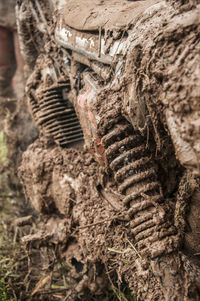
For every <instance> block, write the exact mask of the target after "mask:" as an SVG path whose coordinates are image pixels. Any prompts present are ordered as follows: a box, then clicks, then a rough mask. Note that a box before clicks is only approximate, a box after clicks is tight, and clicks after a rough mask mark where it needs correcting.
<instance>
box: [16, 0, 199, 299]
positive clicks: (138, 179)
mask: <svg viewBox="0 0 200 301" xmlns="http://www.w3.org/2000/svg"><path fill="white" fill-rule="evenodd" d="M79 2H80V1H71V0H70V1H67V2H66V3H63V2H62V1H60V2H58V6H57V7H55V8H59V9H60V10H59V11H58V12H57V13H58V14H57V15H56V24H52V20H53V18H48V15H49V11H50V10H49V11H48V13H47V12H46V11H45V7H43V6H42V5H41V7H40V2H39V1H37V0H35V1H32V2H31V3H32V4H31V5H29V4H28V3H27V2H26V4H25V8H26V9H27V11H29V12H30V13H31V16H32V18H33V21H34V22H35V28H37V29H38V32H40V33H41V35H42V36H43V37H44V39H43V40H44V41H45V47H41V48H42V49H41V50H40V51H39V52H38V54H39V56H38V59H37V63H36V67H35V71H34V72H35V73H34V76H35V80H33V81H31V80H29V82H28V88H27V93H28V94H29V97H30V104H31V107H32V112H33V116H34V118H35V120H36V122H37V123H38V125H39V128H40V132H41V133H42V134H43V136H44V138H48V136H49V135H51V136H52V137H53V139H54V141H55V142H56V143H57V144H58V145H60V146H68V145H69V144H68V142H69V141H68V140H67V139H68V137H69V136H70V135H71V133H70V134H69V131H70V130H71V129H69V128H68V126H67V127H66V124H68V121H67V118H69V117H68V115H67V114H66V112H65V111H66V108H67V107H68V101H70V102H71V104H73V106H74V110H75V112H76V114H77V116H78V119H79V120H80V124H81V126H82V129H83V134H84V138H85V143H86V146H87V148H88V150H89V151H90V152H91V153H92V155H93V157H94V158H95V159H96V161H98V162H99V163H100V164H101V166H102V167H103V168H104V171H106V172H107V174H108V176H109V177H111V178H112V177H113V178H114V179H115V181H116V183H117V184H118V189H119V192H120V195H121V198H122V199H123V203H124V209H125V211H126V213H129V218H130V219H129V223H130V228H131V230H132V233H133V234H134V239H135V242H136V246H137V248H138V250H139V252H141V254H142V256H147V258H148V259H150V262H151V266H152V268H153V271H154V272H155V275H157V277H158V279H161V287H162V289H163V292H164V295H165V298H166V300H168V299H172V298H174V299H176V298H177V300H183V296H184V294H185V292H183V291H180V288H181V282H182V279H183V278H184V280H185V278H186V277H185V274H186V272H185V270H184V268H183V264H182V263H181V261H180V260H179V258H180V256H179V255H180V253H179V248H178V247H179V236H178V233H177V230H176V228H175V226H174V222H173V206H172V210H169V208H170V202H169V199H170V198H171V200H173V198H174V192H175V190H177V189H178V188H177V183H176V185H175V186H174V187H175V188H174V190H171V192H166V191H165V195H166V196H167V197H163V195H162V192H161V184H162V186H163V184H165V183H163V180H162V181H161V182H160V183H159V182H158V174H159V175H160V174H161V173H162V171H159V170H158V165H157V164H159V162H158V161H159V160H158V159H157V158H156V155H155V153H156V151H155V148H157V149H158V151H160V152H162V151H163V150H164V146H165V147H166V149H167V148H169V146H168V145H167V144H166V143H165V144H164V142H163V141H161V142H160V140H161V139H160V136H159V134H160V133H159V131H160V128H159V125H160V124H159V122H160V123H161V124H162V123H163V124H164V126H163V125H162V130H163V128H164V130H163V131H164V139H165V138H166V137H167V139H168V140H169V137H168V135H167V132H166V128H167V125H168V127H169V129H170V131H171V125H172V123H169V122H168V120H169V118H168V116H169V114H168V113H167V112H168V111H167V109H168V107H170V104H166V103H167V101H165V93H167V92H166V91H169V89H168V88H166V87H165V93H164V92H163V89H164V88H160V87H162V81H164V79H163V78H162V74H161V73H162V72H161V71H162V70H163V69H166V70H167V71H166V74H165V76H166V78H168V77H167V76H168V75H167V72H168V69H167V68H168V65H166V66H164V67H163V64H166V63H165V59H163V57H162V51H163V49H161V50H160V48H159V47H162V45H163V41H162V37H163V32H164V33H165V34H166V37H165V36H164V39H167V37H168V35H167V33H168V32H170V33H171V31H172V28H173V26H175V25H174V24H176V26H175V27H178V30H179V27H180V28H181V30H182V27H181V26H183V28H184V25H182V23H183V22H184V21H183V22H182V21H181V22H182V23H181V22H180V19H179V17H180V16H179V15H178V16H176V14H175V13H174V10H173V9H172V8H171V7H170V6H169V5H168V4H167V2H166V3H165V2H163V1H141V2H133V3H128V2H122V1H117V0H116V1H115V0H112V1H110V3H109V6H108V7H107V8H108V9H107V12H106V14H105V15H103V13H102V11H104V9H105V6H104V5H102V6H100V7H99V5H98V4H100V3H99V1H95V2H94V3H93V2H91V1H89V0H88V1H86V2H87V4H88V6H87V5H85V3H84V6H83V4H81V3H79ZM41 4H42V2H41ZM20 5H21V6H20ZM195 5H196V4H195ZM195 5H194V11H192V17H193V18H190V15H189V16H188V15H187V13H188V12H187V11H186V12H185V15H186V16H185V17H186V18H187V20H188V23H187V22H186V25H185V27H187V28H189V29H188V30H189V31H191V28H193V29H195V30H196V26H197V25H196V24H199V23H198V21H197V18H196V17H195V16H197V13H198V7H196V6H195ZM18 7H19V9H18V11H19V13H20V12H21V10H22V9H21V7H22V4H20V1H19V6H18ZM78 7H79V8H82V9H78ZM116 7H117V8H118V10H116V11H117V13H113V8H114V9H116ZM26 9H25V10H26ZM43 9H44V11H43ZM144 9H146V10H145V11H144ZM131 10H132V11H133V12H134V14H131V13H130V14H127V11H130V12H131ZM160 11H161V12H162V13H160ZM63 12H65V13H64V14H63ZM80 12H81V13H80ZM99 12H100V13H99ZM164 12H165V13H166V14H169V23H168V22H167V21H166V20H164V19H163V18H164V17H163V16H164V14H165V13H164ZM51 13H52V14H54V12H53V10H52V11H51ZM112 13H113V14H112ZM119 14H120V18H119ZM177 14H178V11H177ZM77 15H78V16H79V21H80V22H79V24H78V25H77V24H76V22H75V20H77V18H76V16H77ZM97 15H98V16H99V18H96V17H94V16H97ZM111 15H112V18H111ZM45 17H47V19H45ZM151 17H152V18H155V20H158V21H159V22H160V24H164V25H163V28H161V27H160V26H158V28H159V30H160V31H159V32H158V33H157V27H156V26H157V25H155V24H158V23H157V22H156V21H155V24H154V26H153V25H152V23H151ZM116 19H119V20H120V22H119V26H115V25H116ZM19 20H20V18H19ZM97 22H98V23H97ZM165 22H166V23H167V27H165ZM170 22H171V23H170ZM173 22H174V23H173ZM143 23H144V24H143ZM177 24H178V25H177ZM188 24H189V25H188ZM191 24H192V25H191ZM42 25H43V26H42ZM190 25H191V27H190ZM193 25H194V26H193ZM19 27H20V24H19ZM178 30H177V32H178ZM51 31H52V32H51ZM137 31H138V32H139V34H138V32H137ZM175 31H176V28H175V29H174V31H172V32H173V33H174V32H175ZM152 32H153V33H154V35H155V37H154V39H153V38H152ZM149 37H151V39H150V38H149ZM22 38H24V42H23V39H22V42H23V43H24V44H26V41H27V40H28V39H27V37H25V36H22ZM160 39H161V40H160ZM171 39H172V41H173V36H172V37H171ZM154 40H155V41H156V44H154V43H155V42H154ZM146 41H147V42H148V43H149V44H147V42H146ZM164 41H165V40H164ZM170 41H171V40H170ZM177 41H179V42H180V41H181V39H180V36H177ZM166 43H167V42H166ZM180 44H181V43H180ZM37 45H38V43H37ZM155 45H157V47H158V49H159V50H160V52H161V53H160V57H161V71H160V73H159V72H156V71H155V70H154V69H153V68H154V67H153V66H157V65H156V63H158V61H159V59H158V58H157V55H156V51H155V49H154V47H155ZM160 45H161V46H160ZM195 45H197V44H195ZM143 47H144V49H143ZM145 47H146V48H145ZM22 48H23V47H22ZM172 49H173V47H172ZM144 51H145V53H146V55H147V57H149V60H150V58H151V59H152V60H155V64H151V61H150V62H149V65H148V62H147V61H145V55H144V53H143V52H144ZM151 51H152V53H153V56H152V54H151V53H150V52H151ZM41 54H42V55H41ZM43 57H46V58H47V61H45V63H44V65H45V66H44V70H40V69H39V66H40V64H39V62H41V60H42V58H43ZM48 60H50V61H51V63H50V64H49V63H48ZM141 62H142V63H143V65H144V66H145V68H144V67H143V68H144V70H142V72H138V73H137V70H139V68H140V64H142V63H141ZM180 62H182V61H181V60H180ZM180 62H179V63H180ZM171 64H172V65H173V66H175V65H174V63H173V62H172V63H171ZM52 65H53V66H52ZM143 65H142V66H143ZM146 65H148V66H146ZM48 68H49V70H53V73H52V74H54V75H53V76H52V74H51V72H49V71H48V72H46V71H47V70H48ZM151 69H152V70H153V71H152V74H153V78H154V77H155V78H154V82H153V83H152V84H151V80H149V78H151V73H150V75H149V72H150V70H151ZM155 69H156V67H155ZM45 70H46V71H45ZM44 74H46V75H44ZM47 74H48V76H47ZM195 74H197V73H195ZM34 76H33V77H34ZM183 77H184V75H183ZM63 78H64V79H65V80H66V79H67V82H68V81H69V83H70V85H69V87H67V86H66V87H67V89H68V90H67V97H66V105H64V103H65V101H63V100H61V99H62V97H61V94H59V93H60V92H58V90H57V89H55V90H54V86H55V85H57V84H58V82H59V81H60V80H63ZM145 79H147V80H146V81H145ZM168 81H170V79H168ZM176 81H177V80H176ZM141 82H143V85H141ZM133 83H134V84H133ZM143 86H144V87H145V88H144V90H143ZM172 86H173V84H172ZM157 87H158V89H157V90H158V91H159V92H157V94H156V93H155V89H156V88H157ZM51 88H52V89H53V90H51ZM44 91H45V92H44ZM50 91H54V92H55V94H53V93H54V92H53V93H52V92H50ZM152 91H154V93H155V99H153V97H151V95H152ZM195 91H196V90H195ZM49 92H50V93H49ZM116 92H117V93H118V94H119V96H118V97H115V93H116ZM176 92H177V90H176ZM44 93H47V95H46V96H47V97H46V98H45V95H44ZM159 93H160V94H159ZM162 93H163V94H162ZM174 93H175V92H174ZM111 95H112V97H110V96H111ZM172 95H174V94H173V93H172ZM51 96H52V99H51ZM113 96H114V98H115V99H114V101H113ZM173 97H174V96H173ZM57 99H58V100H59V101H57ZM160 99H161V102H162V107H161V108H160V106H161V103H156V104H157V107H156V106H155V104H154V101H155V102H156V101H157V102H158V101H160ZM163 99H164V100H163ZM46 100H47V103H46ZM64 107H65V108H64ZM111 107H112V109H113V108H115V107H119V108H120V109H119V110H118V112H117V113H116V110H115V114H113V113H112V110H111ZM172 109H174V108H173V106H172V108H170V110H172ZM158 111H159V113H158ZM174 111H175V109H174ZM160 112H161V113H160ZM138 113H139V115H138ZM63 114H64V115H63ZM70 114H73V109H71V111H70ZM159 114H160V115H161V114H162V116H161V117H160V115H159ZM59 115H61V116H64V120H63V119H60V117H58V116H59ZM138 116H139V117H140V116H142V117H143V120H142V122H140V120H139V122H138ZM159 118H160V119H161V120H159ZM147 119H148V120H150V122H149V123H148V122H147V123H146V120H147ZM166 119H168V120H166ZM63 123H64V126H63ZM149 124H150V125H149ZM54 126H55V127H54ZM77 126H78V125H77ZM195 126H196V125H195ZM65 127H66V128H65ZM165 127H166V128H165ZM197 128H198V126H196V127H195V130H196V129H197ZM149 129H150V132H148V131H149ZM79 130H80V128H79V126H78V129H77V131H78V133H77V132H76V128H73V129H72V133H74V135H76V134H78V135H79V134H80V131H79ZM160 132H161V131H160ZM177 132H179V131H177ZM179 133H180V132H179ZM162 134H163V132H162ZM60 135H61V136H60ZM80 135H81V134H80ZM197 136H198V135H197ZM59 137H61V139H59ZM73 137H74V136H73ZM171 137H172V140H173V141H175V142H176V137H175V135H174V132H173V131H172V133H171ZM78 138H81V137H79V136H78ZM62 139H64V143H63V144H62V142H63V140H62ZM164 139H163V140H164ZM181 139H183V140H186V139H184V137H183V136H182V137H181ZM147 140H150V143H151V144H150V147H146V144H148V143H146V141H147ZM178 142H179V141H178ZM155 144H156V147H155ZM163 145H164V146H163ZM174 145H175V148H176V147H177V145H178V147H179V146H180V145H179V144H176V143H174ZM185 149H187V147H186V148H185ZM176 150H177V158H178V159H180V158H179V156H180V149H178V148H177V149H176ZM156 161H157V162H156ZM160 161H162V163H163V165H164V163H165V162H164V158H162V159H161V160H160ZM180 162H181V163H182V164H183V165H184V166H185V167H186V168H187V167H188V166H187V165H186V164H185V163H184V161H182V160H180ZM187 163H188V162H187ZM189 163H190V162H189ZM175 165H176V164H175ZM197 165H198V160H193V161H192V168H194V166H196V167H198V166H197ZM164 166H166V163H165V165H164ZM190 167H191V165H190ZM196 169H197V170H198V168H196ZM167 171H168V168H166V171H165V172H166V173H167ZM178 176H179V179H180V177H181V172H179V175H178ZM68 179H69V178H68ZM165 180H166V181H167V177H166V178H165ZM175 180H176V181H178V177H176V179H175ZM148 256H149V257H148ZM152 259H153V260H152ZM141 260H142V259H141ZM155 261H156V263H157V264H154V263H155ZM163 262H164V263H166V265H167V272H166V270H165V269H164V268H163ZM155 266H156V267H155ZM173 269H174V270H173ZM179 270H181V275H180V274H179ZM166 275H168V276H169V277H167V276H166ZM191 281H192V280H191ZM177 287H178V288H177ZM187 287H189V286H187ZM194 291H195V289H194ZM186 294H190V293H188V292H187V293H186ZM194 294H196V291H195V293H194Z"/></svg>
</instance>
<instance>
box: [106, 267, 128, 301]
mask: <svg viewBox="0 0 200 301" xmlns="http://www.w3.org/2000/svg"><path fill="white" fill-rule="evenodd" d="M104 266H105V270H106V274H107V275H108V279H109V281H110V284H111V286H112V289H113V292H114V294H115V295H116V297H117V298H118V299H119V301H128V300H127V298H126V297H125V295H124V294H123V293H122V292H121V291H120V290H119V289H117V288H116V287H115V286H114V284H113V282H112V279H111V277H110V273H109V271H108V268H107V265H106V263H105V262H104ZM121 297H122V298H123V299H122V298H121Z"/></svg>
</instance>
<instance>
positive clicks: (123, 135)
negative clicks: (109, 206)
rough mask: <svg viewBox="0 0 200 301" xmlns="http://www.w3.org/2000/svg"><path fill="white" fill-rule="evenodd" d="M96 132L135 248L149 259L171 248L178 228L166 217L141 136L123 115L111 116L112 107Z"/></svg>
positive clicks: (175, 241) (152, 166)
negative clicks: (119, 194)
mask: <svg viewBox="0 0 200 301" xmlns="http://www.w3.org/2000/svg"><path fill="white" fill-rule="evenodd" d="M115 114H116V113H115ZM109 120H110V121H111V122H110V123H109V122H108V121H109ZM108 124H109V126H108ZM98 134H99V136H100V138H101V141H102V145H103V146H104V148H105V151H106V164H107V169H108V170H110V171H111V173H112V174H113V176H114V179H115V181H116V182H117V183H118V190H119V191H120V193H121V194H123V195H124V199H123V203H124V206H125V208H126V209H127V211H128V215H129V216H130V227H131V232H132V233H133V235H134V239H135V246H136V248H137V249H138V250H139V251H140V253H141V254H144V255H147V256H150V257H152V258H154V257H157V256H159V255H161V254H162V253H166V252H168V253H170V252H172V251H174V250H175V249H176V248H177V247H178V235H177V230H176V228H175V227H174V226H173V225H172V223H171V222H170V221H169V218H168V216H167V210H166V206H165V202H164V199H163V196H162V192H161V185H160V183H159V181H158V180H157V173H156V166H155V164H154V162H153V161H152V158H151V156H150V154H149V151H148V150H147V148H146V147H145V143H144V140H143V137H142V136H141V135H140V133H139V132H137V131H134V129H133V127H132V125H131V124H130V123H129V122H128V121H127V120H126V119H125V118H123V117H122V115H119V116H117V117H116V116H113V110H112V109H110V110H109V111H107V113H106V115H104V116H103V118H102V120H101V128H99V131H98Z"/></svg>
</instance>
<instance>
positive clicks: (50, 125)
mask: <svg viewBox="0 0 200 301" xmlns="http://www.w3.org/2000/svg"><path fill="white" fill-rule="evenodd" d="M67 87H68V84H67V83H66V82H64V81H59V82H58V83H57V84H56V85H53V86H51V87H49V88H47V89H44V90H42V93H41V95H42V96H41V97H40V98H39V106H37V107H36V106H35V108H33V111H34V112H36V113H37V123H38V125H39V126H40V127H43V128H44V130H45V133H46V134H47V135H49V136H52V137H53V138H54V140H55V142H56V143H58V144H59V145H60V146H62V147H66V146H69V145H71V144H73V143H75V142H79V141H82V140H83V132H82V129H81V126H80V123H79V120H78V118H77V115H76V112H75V110H74V107H73V105H72V104H71V103H70V102H69V101H68V100H64V99H63V89H66V88H67Z"/></svg>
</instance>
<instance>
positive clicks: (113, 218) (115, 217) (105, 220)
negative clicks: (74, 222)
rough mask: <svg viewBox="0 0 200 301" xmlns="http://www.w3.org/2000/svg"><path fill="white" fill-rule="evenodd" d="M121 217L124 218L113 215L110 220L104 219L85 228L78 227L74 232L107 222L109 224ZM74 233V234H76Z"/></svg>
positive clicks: (122, 215) (121, 215)
mask: <svg viewBox="0 0 200 301" xmlns="http://www.w3.org/2000/svg"><path fill="white" fill-rule="evenodd" d="M121 217H124V214H120V215H115V216H113V217H111V218H108V219H104V220H102V221H99V222H96V223H91V224H88V225H85V226H80V227H78V228H77V229H76V231H78V230H80V229H84V228H89V227H93V226H96V225H100V224H104V223H107V222H110V221H113V220H115V219H117V218H121ZM76 231H75V232H76Z"/></svg>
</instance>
